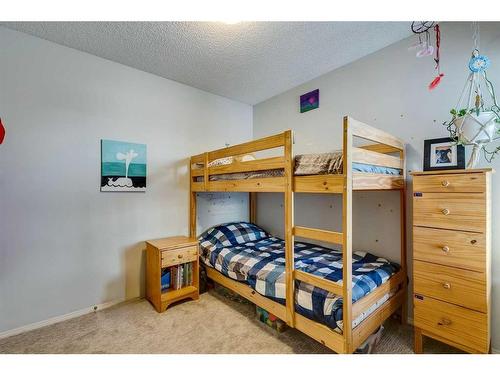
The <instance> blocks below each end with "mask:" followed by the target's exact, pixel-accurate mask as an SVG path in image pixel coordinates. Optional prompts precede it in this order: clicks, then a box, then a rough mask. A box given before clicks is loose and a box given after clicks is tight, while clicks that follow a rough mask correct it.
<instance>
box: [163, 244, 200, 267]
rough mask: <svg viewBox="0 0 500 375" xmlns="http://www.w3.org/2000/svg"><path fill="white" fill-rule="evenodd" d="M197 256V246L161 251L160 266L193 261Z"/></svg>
mask: <svg viewBox="0 0 500 375" xmlns="http://www.w3.org/2000/svg"><path fill="white" fill-rule="evenodd" d="M197 258H198V246H189V247H183V248H181V249H176V250H167V251H162V252H161V266H162V267H169V266H175V265H176V264H181V263H187V262H194V261H195V260H196V259H197Z"/></svg>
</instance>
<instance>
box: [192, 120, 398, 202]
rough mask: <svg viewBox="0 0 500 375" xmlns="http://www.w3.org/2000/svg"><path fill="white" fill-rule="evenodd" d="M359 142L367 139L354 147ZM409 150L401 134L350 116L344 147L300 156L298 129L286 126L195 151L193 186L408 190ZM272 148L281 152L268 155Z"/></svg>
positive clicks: (314, 190)
mask: <svg viewBox="0 0 500 375" xmlns="http://www.w3.org/2000/svg"><path fill="white" fill-rule="evenodd" d="M359 141H361V142H363V144H362V145H359V146H354V144H357V143H358V142H359ZM404 149H405V143H404V142H403V141H402V140H400V139H398V138H397V137H395V136H393V135H391V134H389V133H387V132H384V131H382V130H379V129H376V128H374V127H372V126H370V125H367V124H364V123H362V122H360V121H357V120H354V119H352V118H350V117H347V116H346V117H344V132H343V148H342V150H341V151H337V152H331V153H323V154H306V155H297V156H295V157H294V154H293V133H292V131H291V130H286V131H284V132H282V133H279V134H276V135H272V136H269V137H265V138H260V139H256V140H253V141H250V142H246V143H242V144H238V145H234V146H230V147H227V148H222V149H219V150H214V151H210V152H205V153H203V154H199V155H195V156H192V157H191V159H190V188H191V191H192V192H236V191H238V192H285V191H287V190H289V189H291V190H292V191H294V192H297V193H342V192H343V191H344V188H345V187H346V186H349V185H350V184H349V183H348V182H352V190H368V191H370V190H402V189H404V187H405V183H404V182H405V150H404ZM272 151H274V152H275V153H276V152H278V155H277V156H272V157H269V156H268V155H266V154H269V153H270V152H272ZM257 153H259V154H260V156H259V157H256V154H257Z"/></svg>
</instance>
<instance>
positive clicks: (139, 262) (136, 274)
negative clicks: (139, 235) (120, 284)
mask: <svg viewBox="0 0 500 375" xmlns="http://www.w3.org/2000/svg"><path fill="white" fill-rule="evenodd" d="M122 268H123V272H124V277H125V299H126V300H128V299H132V298H137V297H144V296H145V295H146V245H145V243H144V242H143V241H141V242H138V243H136V244H135V245H132V246H129V247H128V248H127V249H126V250H125V253H124V255H123V267H122Z"/></svg>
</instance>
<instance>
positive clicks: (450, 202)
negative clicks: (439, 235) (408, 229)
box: [413, 192, 486, 233]
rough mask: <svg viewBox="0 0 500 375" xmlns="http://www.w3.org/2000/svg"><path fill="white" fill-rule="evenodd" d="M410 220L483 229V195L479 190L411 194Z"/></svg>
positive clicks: (484, 225)
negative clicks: (411, 209)
mask: <svg viewBox="0 0 500 375" xmlns="http://www.w3.org/2000/svg"><path fill="white" fill-rule="evenodd" d="M413 224H414V225H417V226H425V227H434V228H443V229H456V230H464V231H471V232H480V233H484V232H485V229H486V199H485V195H484V194H482V193H468V194H465V193H417V192H415V193H414V194H413Z"/></svg>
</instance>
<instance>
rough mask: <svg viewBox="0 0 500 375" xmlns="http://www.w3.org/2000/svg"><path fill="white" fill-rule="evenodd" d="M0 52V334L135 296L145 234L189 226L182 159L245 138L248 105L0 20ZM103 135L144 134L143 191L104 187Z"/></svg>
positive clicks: (139, 137) (134, 137)
mask: <svg viewBox="0 0 500 375" xmlns="http://www.w3.org/2000/svg"><path fill="white" fill-rule="evenodd" d="M0 50H1V51H2V54H1V55H2V57H1V58H0V116H1V117H2V121H3V123H4V125H5V127H6V130H7V136H6V139H5V141H4V144H2V145H0V332H4V331H7V330H10V329H13V328H16V327H20V326H23V325H26V324H29V323H33V322H38V321H41V320H44V319H48V318H51V317H54V316H57V315H62V314H65V313H69V312H72V311H76V310H79V309H82V308H85V307H88V306H92V305H94V304H99V303H102V302H106V301H113V300H119V299H122V298H132V297H136V296H139V295H140V294H141V289H142V288H143V285H142V283H143V282H142V280H143V279H144V258H143V253H142V249H143V247H144V245H143V242H142V241H143V240H146V239H149V238H158V237H162V236H166V235H174V234H187V223H188V176H187V157H188V156H189V155H193V154H197V153H199V152H202V151H205V150H207V149H213V148H219V147H224V144H225V143H226V142H227V143H231V144H234V143H239V142H243V141H246V140H248V139H250V138H251V136H252V108H251V107H250V106H248V105H245V104H241V103H238V102H235V101H231V100H228V99H225V98H222V97H219V96H216V95H212V94H209V93H206V92H203V91H200V90H197V89H193V88H191V87H188V86H185V85H182V84H179V83H176V82H173V81H169V80H166V79H162V78H159V77H156V76H154V75H151V74H147V73H144V72H140V71H138V70H134V69H131V68H128V67H125V66H123V65H120V64H116V63H113V62H110V61H107V60H104V59H101V58H98V57H95V56H92V55H88V54H85V53H81V52H78V51H76V50H73V49H70V48H66V47H62V46H60V45H57V44H53V43H50V42H47V41H44V40H42V39H37V38H34V37H32V36H28V35H26V34H22V33H18V32H15V31H11V30H8V29H5V28H2V27H0ZM102 138H105V139H116V140H124V141H131V142H138V143H146V144H147V147H148V149H147V152H148V155H147V157H148V182H147V184H148V187H147V192H146V193H101V192H99V185H100V139H102ZM215 198H216V197H215ZM215 198H214V197H210V199H209V200H207V201H206V202H205V201H203V200H202V201H201V204H200V206H201V207H200V220H201V222H202V223H201V226H202V227H206V226H208V225H209V224H210V222H209V220H208V218H206V217H204V215H203V214H204V213H205V212H206V210H208V208H209V207H213V203H214V199H215ZM235 199H240V201H239V202H241V200H245V199H246V197H241V196H238V198H235ZM215 201H216V199H215ZM211 204H212V206H210V205H211ZM231 207H232V209H231V211H230V213H231V214H234V215H235V216H240V217H242V218H244V217H245V215H247V211H246V206H245V204H243V205H240V208H241V209H242V210H241V209H240V210H239V211H238V207H236V206H235V205H234V204H232V206H231ZM212 210H213V208H212ZM217 212H218V213H219V215H216V216H212V217H211V218H212V219H213V221H214V222H219V221H226V220H228V219H229V218H226V217H225V216H224V215H223V214H224V213H225V211H221V210H218V211H217ZM212 213H213V212H212ZM232 218H234V216H233V217H232ZM200 229H203V228H200Z"/></svg>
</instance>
